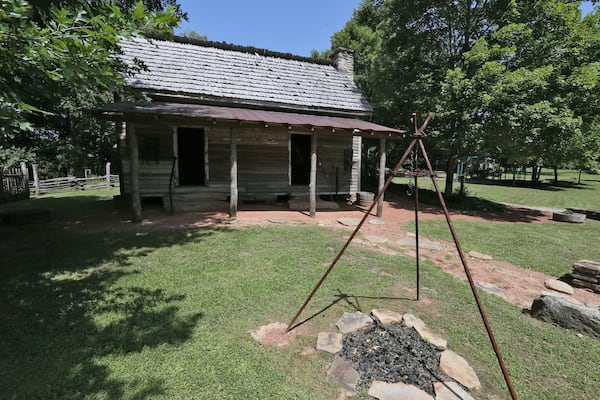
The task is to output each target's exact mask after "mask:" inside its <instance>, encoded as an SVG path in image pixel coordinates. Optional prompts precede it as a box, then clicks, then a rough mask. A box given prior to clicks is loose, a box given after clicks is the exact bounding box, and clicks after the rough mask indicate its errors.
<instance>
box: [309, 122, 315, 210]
mask: <svg viewBox="0 0 600 400" xmlns="http://www.w3.org/2000/svg"><path fill="white" fill-rule="evenodd" d="M309 192H310V193H309V195H310V217H311V218H315V217H316V215H317V134H316V133H313V134H312V135H311V136H310V185H309Z"/></svg>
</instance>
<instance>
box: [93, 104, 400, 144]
mask: <svg viewBox="0 0 600 400" xmlns="http://www.w3.org/2000/svg"><path fill="white" fill-rule="evenodd" d="M93 112H94V113H95V114H96V115H97V116H98V117H99V118H103V119H109V120H128V119H130V118H135V117H145V118H148V117H149V116H157V117H158V116H160V117H166V118H189V119H199V120H208V121H214V122H219V121H233V122H255V123H264V124H280V125H288V126H291V127H309V128H324V129H331V130H335V129H339V130H347V131H350V132H351V133H352V134H354V135H363V136H368V135H374V134H378V136H379V135H382V134H384V135H388V136H392V135H393V136H397V135H402V134H405V133H406V131H403V130H400V129H394V128H389V127H386V126H383V125H378V124H375V123H372V122H368V121H363V120H360V119H353V118H342V117H330V116H323V115H311V114H299V113H290V112H280V111H266V110H254V109H248V108H234V107H219V106H211V105H201V104H187V103H171V102H149V103H137V104H134V103H130V102H118V103H112V104H107V105H104V106H102V107H99V108H97V109H95V110H93Z"/></svg>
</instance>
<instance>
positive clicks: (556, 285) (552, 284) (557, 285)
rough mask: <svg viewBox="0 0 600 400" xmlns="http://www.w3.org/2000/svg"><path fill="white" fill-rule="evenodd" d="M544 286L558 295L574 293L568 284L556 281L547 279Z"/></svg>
mask: <svg viewBox="0 0 600 400" xmlns="http://www.w3.org/2000/svg"><path fill="white" fill-rule="evenodd" d="M544 286H546V287H547V288H548V289H550V290H555V291H557V292H560V293H566V294H573V293H575V291H574V290H573V288H572V287H571V285H569V284H568V283H565V282H562V281H559V280H558V279H547V280H546V281H545V282H544Z"/></svg>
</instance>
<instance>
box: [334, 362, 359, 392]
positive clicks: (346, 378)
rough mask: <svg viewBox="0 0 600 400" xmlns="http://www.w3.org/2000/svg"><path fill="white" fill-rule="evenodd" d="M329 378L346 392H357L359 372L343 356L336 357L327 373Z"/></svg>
mask: <svg viewBox="0 0 600 400" xmlns="http://www.w3.org/2000/svg"><path fill="white" fill-rule="evenodd" d="M327 378H329V379H331V380H332V381H334V382H335V383H337V384H338V385H340V386H341V387H343V388H344V389H346V390H351V391H355V390H356V383H357V382H358V372H356V370H355V369H354V366H353V365H352V364H351V363H350V362H348V361H346V360H345V359H344V358H342V357H341V356H339V355H337V356H335V359H334V360H333V362H332V363H331V366H330V367H329V371H327Z"/></svg>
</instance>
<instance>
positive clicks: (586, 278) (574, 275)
mask: <svg viewBox="0 0 600 400" xmlns="http://www.w3.org/2000/svg"><path fill="white" fill-rule="evenodd" d="M571 278H573V279H579V280H580V281H585V282H589V283H593V284H596V285H597V284H599V283H600V275H598V276H591V275H583V274H578V273H576V272H572V273H571Z"/></svg>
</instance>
